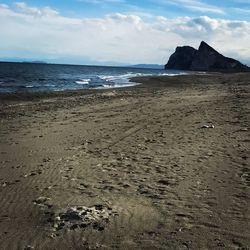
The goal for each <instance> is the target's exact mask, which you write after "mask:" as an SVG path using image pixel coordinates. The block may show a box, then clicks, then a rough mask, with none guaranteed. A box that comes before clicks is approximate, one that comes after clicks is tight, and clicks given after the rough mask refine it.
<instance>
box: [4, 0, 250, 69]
mask: <svg viewBox="0 0 250 250" xmlns="http://www.w3.org/2000/svg"><path fill="white" fill-rule="evenodd" d="M0 32H1V36H2V37H3V39H1V40H0V59H6V58H7V59H8V58H27V59H30V60H32V59H34V60H47V61H51V62H63V63H80V64H85V63H86V64H115V65H119V64H123V63H124V64H130V63H132V64H133V63H159V64H161V63H166V61H167V59H168V57H169V55H170V54H171V53H172V52H173V50H174V49H175V47H176V46H177V45H186V44H188V45H191V46H195V47H197V46H198V45H199V43H200V41H201V40H205V41H207V42H208V43H210V44H211V45H212V46H214V47H215V48H216V49H218V50H219V51H221V52H222V53H225V54H226V55H227V56H231V57H236V58H237V59H239V60H242V61H243V62H245V63H248V64H249V62H250V49H249V44H250V0H220V1H215V0H210V1H207V0H172V1H168V0H139V1H131V0H63V1H62V0H55V1H49V0H43V1H38V0H27V1H9V0H8V1H6V0H0Z"/></svg>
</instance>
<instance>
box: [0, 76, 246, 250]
mask: <svg viewBox="0 0 250 250" xmlns="http://www.w3.org/2000/svg"><path fill="white" fill-rule="evenodd" d="M133 80H136V81H138V82H140V83H141V84H140V85H137V86H134V87H128V88H114V89H105V90H84V91H79V90H77V91H65V92H60V93H59V92H57V93H41V94H32V95H25V94H24V95H2V94H0V117H1V122H0V138H1V141H0V195H1V200H0V206H1V210H0V248H1V249H13V250H20V249H28V248H27V247H29V246H30V247H33V248H34V249H39V250H46V249H48V250H49V249H62V250H64V249H65V250H67V249H150V250H151V249H221V248H222V247H223V248H225V249H232V250H235V249H248V248H249V247H250V237H249V235H248V232H249V231H250V219H249V218H250V210H249V202H250V182H249V181H250V180H249V176H250V168H249V166H250V158H249V155H250V152H249V148H250V127H249V121H250V103H249V100H250V74H248V73H237V74H214V73H213V74H209V75H185V76H174V77H169V76H168V77H167V76H162V77H136V78H133ZM210 124H211V125H213V126H214V128H213V127H208V128H202V127H203V126H204V125H210ZM77 211H78V212H77ZM29 249H32V248H29Z"/></svg>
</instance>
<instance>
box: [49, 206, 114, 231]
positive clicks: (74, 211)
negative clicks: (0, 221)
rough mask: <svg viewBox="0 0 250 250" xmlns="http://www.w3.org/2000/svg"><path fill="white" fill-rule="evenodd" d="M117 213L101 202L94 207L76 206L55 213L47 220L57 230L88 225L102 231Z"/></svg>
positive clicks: (80, 227)
mask: <svg viewBox="0 0 250 250" xmlns="http://www.w3.org/2000/svg"><path fill="white" fill-rule="evenodd" d="M115 215H118V214H117V213H116V212H114V211H113V210H112V208H110V207H108V206H105V205H101V204H99V205H94V206H93V207H85V206H74V207H70V208H68V209H66V210H65V211H61V212H58V213H53V214H52V215H51V218H49V219H48V220H47V221H48V222H50V223H51V226H52V227H53V229H54V230H55V231H59V230H63V229H69V230H75V229H84V228H87V227H92V228H93V229H95V230H97V231H102V230H104V229H105V225H106V224H107V223H108V222H109V218H110V217H111V216H115Z"/></svg>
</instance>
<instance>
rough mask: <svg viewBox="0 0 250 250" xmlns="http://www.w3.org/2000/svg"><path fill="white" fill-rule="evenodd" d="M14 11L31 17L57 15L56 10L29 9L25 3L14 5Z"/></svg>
mask: <svg viewBox="0 0 250 250" xmlns="http://www.w3.org/2000/svg"><path fill="white" fill-rule="evenodd" d="M15 6H16V9H17V11H18V12H20V13H23V14H27V15H33V16H54V15H58V12H57V11H56V10H53V9H51V8H50V7H47V6H46V7H43V8H36V7H30V6H28V5H27V4H26V3H23V2H17V3H15Z"/></svg>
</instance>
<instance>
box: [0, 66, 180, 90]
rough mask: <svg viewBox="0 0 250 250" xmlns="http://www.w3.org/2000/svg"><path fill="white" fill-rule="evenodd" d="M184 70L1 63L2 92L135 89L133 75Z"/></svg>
mask: <svg viewBox="0 0 250 250" xmlns="http://www.w3.org/2000/svg"><path fill="white" fill-rule="evenodd" d="M178 74H185V73H184V72H181V71H166V70H158V69H138V68H127V67H102V66H80V65H59V64H38V63H6V62H1V63H0V93H12V92H41V91H61V90H77V89H93V88H94V89H98V88H117V87H127V86H133V85H136V84H137V83H134V82H129V78H131V77H134V76H152V75H178Z"/></svg>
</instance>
